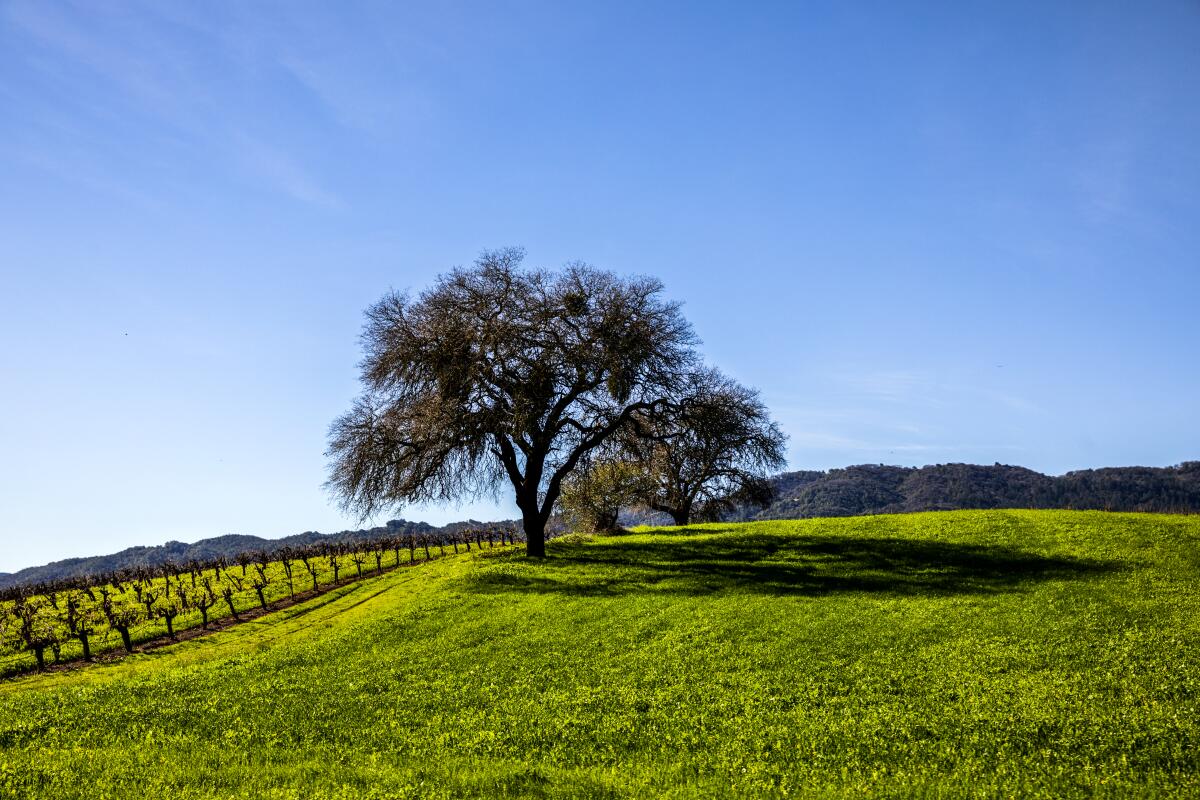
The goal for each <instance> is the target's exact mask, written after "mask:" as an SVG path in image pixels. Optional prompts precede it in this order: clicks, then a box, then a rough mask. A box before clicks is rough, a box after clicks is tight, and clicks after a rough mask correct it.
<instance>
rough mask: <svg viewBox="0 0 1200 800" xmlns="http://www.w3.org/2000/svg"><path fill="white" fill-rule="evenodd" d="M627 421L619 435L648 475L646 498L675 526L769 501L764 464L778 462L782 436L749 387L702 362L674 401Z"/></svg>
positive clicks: (773, 465) (777, 464)
mask: <svg viewBox="0 0 1200 800" xmlns="http://www.w3.org/2000/svg"><path fill="white" fill-rule="evenodd" d="M634 422H635V424H634V425H633V426H632V427H631V428H630V429H628V430H627V432H626V433H625V434H624V435H623V441H624V442H625V444H626V446H627V449H628V451H629V452H630V453H631V454H633V456H634V457H635V458H636V459H637V460H638V461H639V462H640V463H641V464H642V465H644V467H645V468H646V470H647V472H648V474H649V477H650V479H651V484H650V491H649V492H648V493H647V494H646V495H645V498H644V499H645V502H646V505H648V506H649V507H650V508H652V509H654V510H655V511H662V512H665V513H667V514H670V515H671V518H672V519H673V520H674V521H675V524H676V525H686V524H687V523H688V522H689V521H690V520H691V517H692V514H693V513H694V512H697V511H699V512H700V513H701V514H702V515H703V516H704V517H705V518H707V519H717V518H718V517H719V516H720V515H721V514H722V513H724V512H726V511H728V510H730V509H732V508H733V507H734V506H736V505H739V504H750V505H760V506H766V505H767V504H769V503H770V502H771V486H770V483H769V481H768V480H767V471H768V470H774V469H779V468H780V467H782V466H783V465H784V463H785V459H784V443H785V442H786V441H787V437H786V436H784V434H783V432H782V431H780V430H779V426H778V425H776V424H775V422H773V421H772V420H771V418H770V415H769V414H768V413H767V408H766V406H765V405H763V403H762V400H761V399H760V398H759V396H758V392H756V391H754V390H753V389H749V388H747V387H745V386H742V385H741V384H739V383H737V382H736V381H734V380H732V379H731V378H728V377H726V376H725V375H722V374H721V373H720V372H719V371H718V370H716V369H712V368H705V369H703V370H701V371H699V372H698V373H696V375H695V377H694V379H693V382H692V387H691V390H690V391H689V393H688V396H687V397H686V398H684V400H683V401H682V402H681V403H680V404H679V405H678V406H677V407H675V408H672V409H668V410H666V411H665V412H664V413H660V414H656V415H649V414H641V415H639V416H638V417H637V418H636V419H635V421H634Z"/></svg>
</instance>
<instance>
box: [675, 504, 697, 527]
mask: <svg viewBox="0 0 1200 800" xmlns="http://www.w3.org/2000/svg"><path fill="white" fill-rule="evenodd" d="M670 513H671V519H673V520H675V524H676V525H687V524H688V522H689V521H691V518H692V509H691V508H689V507H687V506H685V507H683V508H681V509H679V510H677V511H672V512H670Z"/></svg>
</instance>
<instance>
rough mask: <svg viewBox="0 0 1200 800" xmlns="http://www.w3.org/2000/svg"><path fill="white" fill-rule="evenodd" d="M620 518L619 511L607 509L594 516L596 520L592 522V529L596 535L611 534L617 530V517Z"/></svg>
mask: <svg viewBox="0 0 1200 800" xmlns="http://www.w3.org/2000/svg"><path fill="white" fill-rule="evenodd" d="M618 516H620V509H608V510H605V511H601V512H599V513H598V514H596V519H595V520H594V521H593V522H592V527H593V528H595V530H596V533H612V532H613V531H615V530H617V517H618Z"/></svg>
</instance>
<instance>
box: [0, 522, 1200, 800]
mask: <svg viewBox="0 0 1200 800" xmlns="http://www.w3.org/2000/svg"><path fill="white" fill-rule="evenodd" d="M550 551H551V556H552V557H551V558H549V559H546V560H544V561H539V560H535V559H527V558H525V557H524V556H522V555H518V554H516V552H515V551H508V552H509V553H510V554H507V555H506V554H505V553H504V551H501V550H499V549H497V550H484V551H482V552H481V551H479V550H478V549H476V550H475V551H473V552H472V553H471V554H470V555H468V554H466V553H463V554H462V555H460V556H458V557H454V556H450V557H448V558H445V559H439V560H437V561H434V562H432V563H430V564H428V565H421V566H418V567H415V568H413V569H405V570H397V571H393V572H390V573H385V574H383V575H381V576H379V577H378V578H369V579H367V580H363V581H358V582H354V583H349V584H346V585H343V586H340V587H337V588H335V589H332V590H331V591H330V592H329V593H327V594H324V595H321V596H319V597H317V598H314V599H312V600H309V601H307V602H305V603H301V604H298V605H296V606H292V607H289V608H286V609H284V610H282V611H279V612H276V613H273V614H271V615H268V616H264V617H260V618H258V619H256V620H253V621H249V622H246V623H243V624H241V625H238V626H234V627H231V628H228V629H226V630H224V631H221V632H220V633H217V634H214V635H211V636H208V637H204V638H201V639H195V640H192V641H189V642H184V643H181V644H179V645H175V646H172V647H169V648H163V649H159V650H156V651H153V652H150V653H145V654H137V655H134V656H133V657H130V658H127V659H123V660H120V661H117V662H113V663H109V664H101V665H98V666H96V667H94V668H89V669H85V670H78V671H74V672H69V673H58V674H38V675H29V676H26V677H23V678H20V679H17V680H14V681H9V682H6V683H2V684H0V797H9V796H12V797H20V798H23V797H133V796H138V797H141V796H164V797H171V798H217V797H220V798H226V797H245V798H300V797H306V798H307V797H334V798H340V797H345V798H351V797H354V798H358V797H366V798H372V797H374V798H399V797H446V798H449V797H489V798H490V797H588V798H591V797H655V798H657V797H694V796H700V797H737V798H741V797H859V796H876V797H911V796H931V797H932V796H953V797H1046V798H1059V797H1097V796H1099V797H1129V796H1137V797H1181V798H1182V797H1194V796H1196V795H1197V793H1200V580H1198V578H1200V518H1193V517H1173V516H1160V515H1132V514H1105V513H1100V512H1025V511H1016V512H953V513H935V514H915V515H906V516H893V517H857V518H850V519H819V520H805V521H798V522H797V521H793V522H759V523H751V524H747V525H734V524H711V525H704V526H694V527H690V528H682V529H680V528H675V529H659V530H650V531H641V532H636V533H634V534H632V535H627V536H619V537H596V538H594V539H587V538H586V537H572V538H571V539H569V540H560V541H556V542H552V543H551V544H550Z"/></svg>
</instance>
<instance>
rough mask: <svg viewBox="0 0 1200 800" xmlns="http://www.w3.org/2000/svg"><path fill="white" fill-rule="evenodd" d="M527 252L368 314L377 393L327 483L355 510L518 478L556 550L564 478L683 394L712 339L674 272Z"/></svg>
mask: <svg viewBox="0 0 1200 800" xmlns="http://www.w3.org/2000/svg"><path fill="white" fill-rule="evenodd" d="M523 255H524V254H523V252H522V251H521V250H519V249H506V250H500V251H496V252H487V253H484V254H483V255H482V256H480V258H479V259H478V260H477V261H476V262H475V266H474V267H473V268H471V269H455V270H453V271H451V272H450V273H448V274H446V275H442V276H441V277H439V278H438V280H437V282H436V283H435V285H434V286H433V288H431V289H429V290H427V291H425V292H423V293H422V294H421V295H420V297H419V298H418V299H417V300H415V301H414V300H411V299H410V298H409V297H407V296H406V295H403V294H389V295H387V296H385V297H384V298H383V299H382V300H380V301H379V302H378V303H376V304H375V305H374V306H372V307H371V308H370V309H369V310H368V311H367V324H366V327H365V330H364V333H363V344H364V349H365V351H366V355H365V357H364V359H363V362H362V373H361V377H362V382H363V385H364V392H363V394H362V395H361V396H360V397H359V398H358V399H357V400H356V401H355V403H354V406H353V408H352V409H351V410H350V411H349V412H348V413H347V414H345V415H344V416H342V417H341V418H339V419H338V420H337V421H336V422H334V424H333V426H332V427H331V430H330V445H329V450H328V455H329V456H330V459H331V464H330V479H329V482H328V484H327V485H328V486H329V488H330V489H331V490H332V492H333V493H334V495H335V496H337V497H338V498H339V499H340V501H341V503H342V505H343V507H344V508H346V509H347V510H350V511H354V512H356V513H358V514H361V515H362V516H363V517H367V516H370V515H372V514H374V513H376V512H377V511H380V510H382V509H384V508H387V507H391V506H395V505H399V504H401V503H413V502H430V501H442V502H445V501H451V500H455V499H458V498H460V497H462V496H464V495H480V494H488V493H494V492H496V491H498V489H499V487H500V486H501V485H502V484H503V482H504V481H505V480H507V481H508V482H509V483H510V484H511V485H512V489H513V492H514V493H515V496H516V502H517V507H518V508H520V510H521V518H522V522H523V525H524V528H525V535H526V538H527V541H528V551H529V553H530V555H533V556H544V555H545V532H546V522H547V520H549V518H550V515H551V512H552V511H553V509H554V505H555V502H556V501H557V500H558V496H559V492H560V491H561V487H562V481H563V479H564V478H565V477H566V476H567V475H568V474H570V472H571V471H572V470H573V469H574V468H575V466H576V465H577V464H578V463H579V460H580V459H581V458H583V457H584V456H585V455H587V454H588V453H589V452H591V451H592V450H594V449H595V448H596V447H598V446H599V445H600V444H601V443H603V442H604V441H605V440H606V439H608V438H609V437H611V436H612V435H613V434H614V433H616V432H617V431H618V430H620V429H621V428H622V427H623V426H624V425H626V424H627V423H628V421H629V419H630V417H631V416H633V415H634V414H636V413H637V412H639V411H646V410H649V409H653V408H655V407H657V406H659V405H661V404H664V403H666V402H667V400H668V398H669V397H671V396H672V395H675V394H677V393H678V392H679V391H680V389H681V388H682V384H683V381H684V379H685V376H686V374H687V372H688V371H689V369H690V368H691V366H692V365H693V363H694V361H695V354H694V350H693V346H694V344H695V341H696V340H695V336H694V335H693V333H692V330H691V327H690V326H689V325H688V323H687V322H686V321H685V320H684V318H683V316H682V315H681V314H680V312H679V306H678V304H677V303H670V302H664V301H663V300H661V299H660V297H659V295H660V294H661V292H662V284H661V283H659V281H657V280H654V279H652V278H632V279H623V278H619V277H617V276H616V275H614V274H612V273H610V272H605V271H601V270H597V269H594V268H592V267H588V266H585V265H581V264H577V265H572V266H569V267H567V268H566V269H564V270H562V271H561V272H550V271H545V270H521V269H520V263H521V260H522V258H523Z"/></svg>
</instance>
